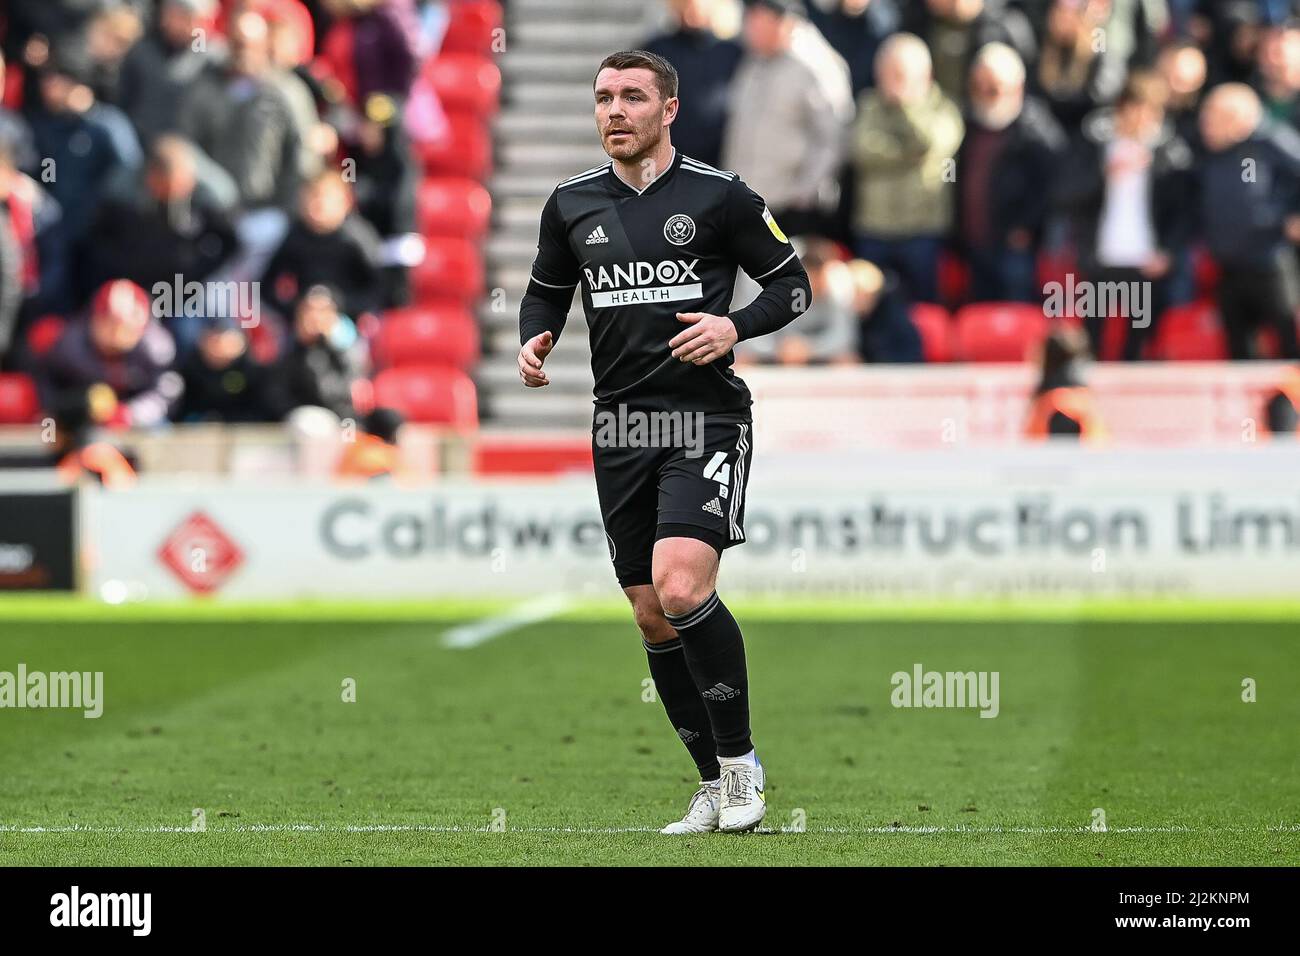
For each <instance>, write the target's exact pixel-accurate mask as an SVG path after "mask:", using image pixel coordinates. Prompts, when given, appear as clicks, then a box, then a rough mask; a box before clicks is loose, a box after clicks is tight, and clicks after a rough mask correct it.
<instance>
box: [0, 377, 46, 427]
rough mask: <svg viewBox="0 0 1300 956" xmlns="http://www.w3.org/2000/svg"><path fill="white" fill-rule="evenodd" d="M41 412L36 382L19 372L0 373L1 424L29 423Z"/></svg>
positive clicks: (38, 416) (37, 417) (36, 418)
mask: <svg viewBox="0 0 1300 956" xmlns="http://www.w3.org/2000/svg"><path fill="white" fill-rule="evenodd" d="M40 414H41V401H40V398H38V397H37V395H36V383H35V382H33V381H32V380H31V379H30V378H28V377H27V376H26V375H23V374H21V373H19V372H10V373H3V374H0V425H28V424H31V423H32V422H35V421H37V420H38V419H39V418H40Z"/></svg>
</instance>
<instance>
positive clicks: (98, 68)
mask: <svg viewBox="0 0 1300 956" xmlns="http://www.w3.org/2000/svg"><path fill="white" fill-rule="evenodd" d="M143 32H144V25H143V24H142V23H141V21H140V11H139V10H138V9H137V8H136V6H135V5H133V4H130V3H115V4H110V5H108V6H105V7H102V8H101V9H100V11H99V12H98V13H97V14H95V16H93V17H91V19H90V22H89V23H87V24H86V37H85V46H86V55H87V56H88V57H89V59H90V64H91V73H90V75H91V85H92V86H93V87H94V90H95V95H96V96H97V97H99V98H100V99H101V100H103V101H105V102H108V103H119V105H120V101H119V99H118V93H119V83H120V80H121V73H122V61H123V60H124V59H125V58H126V54H127V51H128V50H130V49H131V47H132V46H134V45H135V43H136V41H137V40H139V39H140V35H141V34H142V33H143Z"/></svg>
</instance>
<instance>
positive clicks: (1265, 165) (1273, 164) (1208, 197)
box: [1199, 83, 1300, 359]
mask: <svg viewBox="0 0 1300 956" xmlns="http://www.w3.org/2000/svg"><path fill="white" fill-rule="evenodd" d="M1201 141H1202V142H1203V143H1204V145H1205V150H1206V153H1205V156H1204V157H1203V159H1202V163H1201V168H1200V169H1199V188H1200V202H1199V211H1200V217H1201V226H1202V230H1203V232H1204V236H1205V241H1206V243H1207V244H1208V246H1209V248H1210V251H1211V252H1212V253H1213V255H1214V257H1215V259H1216V260H1218V263H1219V267H1220V270H1221V276H1220V279H1219V311H1220V312H1221V313H1222V316H1223V324H1224V329H1225V331H1226V333H1227V337H1228V351H1229V354H1230V355H1231V356H1232V358H1234V359H1248V358H1254V357H1255V332H1256V331H1257V329H1258V328H1259V327H1265V328H1273V329H1275V330H1276V331H1277V334H1278V341H1279V344H1280V348H1281V355H1282V357H1283V358H1287V359H1296V358H1300V353H1298V352H1297V345H1296V325H1295V310H1296V307H1297V305H1300V267H1298V266H1297V262H1296V252H1295V248H1294V246H1293V243H1296V242H1300V134H1297V133H1296V131H1295V130H1293V129H1291V128H1290V127H1288V126H1284V125H1282V124H1278V123H1276V122H1273V121H1271V120H1269V119H1268V118H1267V117H1265V116H1264V111H1263V107H1262V106H1261V104H1260V102H1259V97H1258V96H1257V95H1256V94H1255V92H1254V90H1252V89H1251V88H1250V87H1248V86H1245V85H1244V84H1239V83H1226V84H1224V85H1222V86H1218V87H1215V88H1214V89H1213V90H1211V91H1210V94H1209V96H1207V97H1206V99H1205V105H1204V106H1203V107H1202V108H1201Z"/></svg>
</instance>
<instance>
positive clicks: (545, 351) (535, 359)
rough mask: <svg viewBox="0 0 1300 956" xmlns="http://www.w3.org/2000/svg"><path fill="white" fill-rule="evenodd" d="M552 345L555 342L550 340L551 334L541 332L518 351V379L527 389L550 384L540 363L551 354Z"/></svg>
mask: <svg viewBox="0 0 1300 956" xmlns="http://www.w3.org/2000/svg"><path fill="white" fill-rule="evenodd" d="M554 345H555V340H554V339H553V338H551V333H550V332H543V333H542V334H541V335H534V336H533V337H532V338H531V339H529V340H528V341H527V342H525V343H524V345H523V347H522V348H521V349H520V350H519V378H520V379H521V380H522V381H523V383H524V384H525V385H527V386H528V387H529V388H541V387H542V386H543V385H549V384H550V381H549V380H548V379H547V378H546V373H545V372H543V371H542V363H543V362H545V361H546V356H548V355H550V354H551V348H552V347H553V346H554Z"/></svg>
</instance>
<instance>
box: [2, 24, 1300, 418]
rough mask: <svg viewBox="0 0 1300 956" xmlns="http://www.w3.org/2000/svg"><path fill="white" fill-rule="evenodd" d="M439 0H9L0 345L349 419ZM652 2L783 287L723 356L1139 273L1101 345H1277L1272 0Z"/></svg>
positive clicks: (904, 325)
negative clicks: (758, 212)
mask: <svg viewBox="0 0 1300 956" xmlns="http://www.w3.org/2000/svg"><path fill="white" fill-rule="evenodd" d="M449 2H455V0H225V2H219V0H10V2H9V3H8V4H7V5H6V6H5V9H4V11H3V15H2V16H0V372H4V371H22V372H25V373H27V374H29V375H30V376H32V378H34V379H35V380H36V381H37V383H38V385H39V390H40V400H41V403H42V405H43V406H44V407H45V408H46V409H47V410H48V411H50V412H51V413H57V414H59V415H62V416H65V417H66V418H67V419H69V420H77V419H83V420H87V421H90V422H93V423H97V424H101V425H108V426H120V427H130V426H150V425H156V424H161V423H164V422H167V421H182V422H195V421H208V420H220V421H239V422H257V421H276V420H280V419H282V418H284V417H285V416H287V415H289V414H290V413H291V412H292V410H293V409H294V408H297V407H299V406H301V405H316V406H321V407H324V408H326V409H329V410H330V411H331V412H333V413H334V414H336V415H338V416H339V417H340V418H349V417H353V416H354V415H356V414H357V413H358V412H359V411H364V408H359V407H358V404H357V399H358V389H357V385H358V383H362V382H363V379H364V377H365V376H366V375H367V373H368V371H369V356H368V345H367V343H368V342H369V341H371V340H372V339H373V337H374V334H375V330H376V327H377V324H378V323H379V322H380V321H381V320H380V319H379V316H381V315H382V314H383V313H384V312H385V310H388V309H392V308H394V307H398V306H402V305H404V304H406V303H408V302H409V301H410V299H411V291H410V283H409V280H408V272H409V269H410V267H411V266H412V265H413V264H414V263H415V262H417V261H418V259H419V257H420V255H421V252H420V248H421V247H420V240H419V237H418V235H417V229H416V211H415V210H416V190H417V186H418V183H419V180H420V164H419V163H418V161H417V160H416V158H415V157H416V152H417V147H418V146H419V145H420V144H428V143H430V142H436V141H438V139H439V137H441V138H443V139H446V138H447V137H448V136H449V135H450V133H449V130H450V124H449V123H448V121H447V117H446V115H444V114H443V113H442V112H441V110H440V106H439V103H438V99H437V96H436V95H435V94H433V93H432V91H431V90H430V89H429V88H428V87H427V84H426V83H425V79H424V76H423V64H424V63H425V62H426V61H427V60H428V58H430V57H431V56H436V53H437V51H438V49H439V45H440V43H441V40H442V35H443V32H444V31H445V30H446V27H447V22H448V3H449ZM667 9H668V11H669V13H670V16H671V18H672V19H673V21H674V25H673V26H672V27H671V28H670V29H668V30H667V31H666V32H664V33H662V34H661V35H658V36H655V37H650V38H647V39H646V41H645V44H644V45H645V46H646V48H648V49H651V50H653V51H655V52H657V53H660V54H662V55H664V56H666V57H667V58H668V59H669V60H670V61H671V62H672V63H673V64H674V65H675V66H676V68H677V70H678V72H679V75H680V79H681V99H682V106H681V111H680V114H679V116H678V118H677V120H676V122H675V123H674V126H673V139H674V142H675V144H676V145H677V146H678V147H679V148H680V149H682V150H683V151H684V152H686V153H687V154H689V155H691V156H694V157H696V158H697V159H700V160H702V161H704V162H706V163H710V164H713V165H717V166H721V167H723V168H727V169H735V170H738V171H740V172H741V174H742V175H743V176H744V178H745V179H746V180H747V181H748V182H749V184H750V185H751V186H752V187H753V188H754V189H755V190H756V191H758V192H759V193H760V194H762V195H763V196H765V198H766V199H767V201H768V203H769V205H770V206H771V208H772V210H773V212H774V214H775V217H776V220H777V221H778V222H779V223H780V225H781V227H782V228H783V229H784V230H785V231H786V232H787V233H788V234H790V235H792V236H794V237H796V241H797V242H798V244H799V248H800V250H801V252H802V254H803V257H804V261H805V263H806V265H807V267H808V270H809V273H810V278H811V281H812V285H813V288H814V293H815V300H814V303H813V307H812V309H811V310H810V312H809V313H808V314H807V315H805V316H804V317H802V319H801V320H800V321H799V322H797V323H795V324H793V325H792V326H790V327H789V328H788V329H787V330H784V331H783V332H782V333H781V334H778V335H776V336H773V337H771V338H770V339H766V340H763V341H762V342H754V343H749V347H748V348H747V349H745V348H742V349H741V350H739V352H738V355H739V357H740V359H741V360H742V361H745V360H747V361H768V362H783V363H789V364H807V363H819V362H858V361H870V362H917V361H921V360H922V359H923V355H924V349H923V347H922V336H921V334H920V332H919V331H918V327H917V325H916V323H915V322H914V320H913V318H914V315H915V311H914V310H915V307H916V306H917V305H918V304H921V303H934V302H939V303H942V304H943V305H944V306H946V307H948V308H956V307H957V306H960V305H963V304H965V303H968V302H1027V303H1038V302H1041V301H1042V297H1043V280H1044V276H1045V275H1048V274H1056V275H1059V274H1060V273H1061V271H1062V270H1063V269H1064V270H1068V271H1071V272H1073V273H1077V275H1078V277H1079V278H1080V279H1091V280H1097V281H1103V282H1107V281H1112V280H1113V281H1128V280H1131V281H1139V282H1143V283H1149V284H1150V286H1151V287H1152V289H1153V297H1154V300H1155V309H1154V310H1153V311H1154V316H1153V317H1152V318H1153V321H1152V322H1151V323H1150V325H1149V326H1139V325H1138V324H1137V323H1131V322H1125V326H1126V331H1127V335H1126V336H1125V337H1124V341H1123V343H1122V346H1121V348H1120V349H1119V350H1117V352H1116V356H1115V357H1121V356H1122V357H1123V358H1129V359H1133V358H1141V357H1144V355H1146V356H1148V357H1149V355H1148V353H1147V348H1148V346H1149V344H1150V341H1151V339H1152V336H1153V335H1155V334H1156V333H1157V332H1158V329H1159V326H1160V318H1159V316H1160V314H1161V313H1162V312H1164V310H1165V309H1168V308H1170V307H1172V306H1177V305H1180V304H1183V303H1187V302H1189V301H1192V300H1194V299H1195V298H1196V297H1198V296H1204V295H1207V294H1213V295H1215V296H1216V297H1217V305H1218V308H1219V312H1220V313H1221V316H1222V322H1223V326H1224V329H1225V331H1226V338H1227V342H1228V346H1229V350H1230V354H1231V355H1232V357H1234V358H1248V357H1254V356H1257V355H1259V354H1260V352H1259V349H1260V347H1261V342H1263V343H1264V345H1265V347H1266V348H1268V349H1270V350H1271V352H1272V353H1273V354H1276V355H1278V356H1279V357H1284V358H1293V359H1294V358H1298V357H1300V355H1297V343H1296V325H1295V311H1296V307H1297V305H1300V267H1298V266H1297V258H1296V244H1297V243H1300V133H1297V130H1296V126H1297V124H1298V123H1300V20H1294V19H1291V18H1292V16H1294V15H1297V14H1300V3H1297V2H1288V0H907V2H903V0H748V2H746V3H745V4H744V6H743V14H741V15H739V16H737V15H736V12H737V10H738V9H740V4H739V3H738V0H669V2H668V3H667ZM728 14H730V16H731V19H730V21H729V22H728ZM194 283H197V284H199V286H200V288H201V291H200V293H199V294H197V295H191V294H190V293H189V292H188V290H189V289H190V287H191V285H192V284H194ZM232 283H233V284H235V285H238V286H240V287H241V288H242V287H252V288H256V289H257V290H258V294H257V295H256V297H255V301H253V302H248V301H244V299H243V298H242V297H237V300H236V301H233V302H232V300H230V299H229V297H227V298H225V299H222V298H220V297H218V298H217V299H216V300H214V297H213V292H212V290H213V289H218V290H219V289H222V288H229V287H230V285H231V284H232ZM173 285H174V287H175V294H169V295H168V296H167V299H168V302H169V303H170V305H169V307H168V308H166V309H163V310H161V311H160V310H159V308H158V302H159V294H158V292H157V290H158V289H159V288H160V287H169V286H173ZM1211 289H1212V290H1213V291H1212V292H1210V290H1211ZM1112 318H1113V317H1111V316H1102V315H1093V316H1085V317H1084V321H1083V322H1082V323H1081V325H1082V327H1083V330H1084V332H1085V334H1086V336H1087V338H1088V339H1090V340H1091V346H1092V351H1093V352H1098V351H1100V345H1101V341H1102V339H1103V335H1104V332H1105V331H1106V330H1105V329H1103V325H1104V324H1105V323H1106V322H1107V321H1109V320H1110V319H1112ZM1120 321H1124V320H1123V318H1122V317H1121V318H1120ZM1261 329H1268V330H1269V331H1270V333H1271V335H1270V336H1265V337H1263V339H1261V336H1259V335H1258V334H1257V333H1258V332H1259V331H1260V330H1261Z"/></svg>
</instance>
